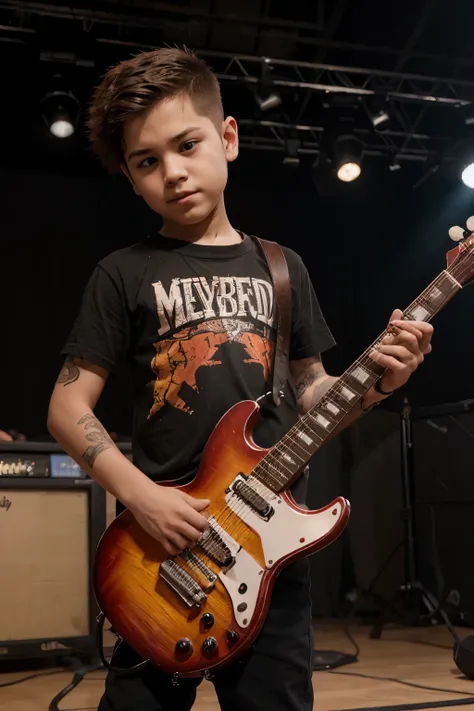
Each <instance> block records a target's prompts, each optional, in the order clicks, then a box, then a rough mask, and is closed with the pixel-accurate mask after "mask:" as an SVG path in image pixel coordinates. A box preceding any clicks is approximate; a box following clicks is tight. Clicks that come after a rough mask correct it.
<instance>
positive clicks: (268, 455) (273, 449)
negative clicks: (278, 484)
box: [265, 442, 293, 475]
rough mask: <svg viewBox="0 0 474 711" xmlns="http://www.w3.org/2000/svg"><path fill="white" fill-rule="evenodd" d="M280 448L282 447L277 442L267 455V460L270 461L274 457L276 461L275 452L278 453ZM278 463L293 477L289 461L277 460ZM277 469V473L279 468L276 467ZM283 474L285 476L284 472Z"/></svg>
mask: <svg viewBox="0 0 474 711" xmlns="http://www.w3.org/2000/svg"><path fill="white" fill-rule="evenodd" d="M279 446H280V442H277V443H276V444H275V445H273V447H272V448H271V449H270V451H269V452H268V454H266V455H265V458H267V457H268V458H269V460H270V459H271V458H272V457H273V459H274V460H275V454H274V452H278V447H279ZM276 461H277V464H279V465H281V466H283V467H285V469H287V470H288V473H290V474H291V475H293V471H292V470H291V469H290V468H289V467H288V464H289V462H288V461H285V462H282V461H281V459H279V460H276ZM275 468H276V469H277V471H279V470H278V468H277V467H275ZM281 473H282V474H283V473H284V472H281Z"/></svg>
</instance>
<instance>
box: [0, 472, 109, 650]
mask: <svg viewBox="0 0 474 711" xmlns="http://www.w3.org/2000/svg"><path fill="white" fill-rule="evenodd" d="M105 513H106V505H105V492H104V491H103V489H102V488H101V487H99V486H98V485H97V484H96V483H95V482H93V481H92V480H90V479H52V478H26V477H25V478H22V477H8V476H7V477H6V476H2V477H0V560H1V561H2V576H1V577H2V584H1V586H0V655H1V657H3V658H5V657H33V656H42V655H44V654H50V653H55V654H58V653H67V652H68V651H69V652H78V651H79V652H80V651H84V652H86V653H87V652H88V651H91V652H93V651H94V650H95V649H96V640H95V635H96V616H97V612H98V610H97V606H96V603H95V598H94V595H93V589H92V579H91V571H92V564H93V559H94V554H95V550H96V547H97V544H98V541H99V538H100V536H101V535H102V532H103V531H104V528H105V521H106V515H105Z"/></svg>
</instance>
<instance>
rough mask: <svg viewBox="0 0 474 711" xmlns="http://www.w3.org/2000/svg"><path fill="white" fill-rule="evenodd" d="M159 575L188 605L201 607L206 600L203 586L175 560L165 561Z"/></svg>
mask: <svg viewBox="0 0 474 711" xmlns="http://www.w3.org/2000/svg"><path fill="white" fill-rule="evenodd" d="M159 575H160V578H162V579H163V580H164V581H165V583H167V584H168V585H169V586H170V588H172V589H173V590H174V591H175V593H177V594H178V595H179V597H180V598H181V600H183V602H185V603H186V605H188V607H193V606H194V605H195V606H196V607H201V605H202V604H203V603H204V602H206V600H207V595H206V593H205V592H204V590H203V589H202V588H201V586H200V585H198V584H197V582H196V581H195V580H194V579H193V578H192V577H191V576H190V575H189V573H187V572H186V571H185V570H183V568H182V567H181V566H180V565H179V564H178V563H175V561H174V560H170V559H168V560H165V561H163V563H162V564H161V565H160V573H159Z"/></svg>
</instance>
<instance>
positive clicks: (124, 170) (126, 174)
mask: <svg viewBox="0 0 474 711" xmlns="http://www.w3.org/2000/svg"><path fill="white" fill-rule="evenodd" d="M120 168H121V170H122V173H123V174H124V175H125V176H126V178H127V179H128V181H129V182H130V185H131V186H132V188H133V190H134V192H135V193H136V195H140V193H139V192H138V190H137V186H136V185H135V183H134V182H133V178H132V176H131V175H130V172H129V170H128V168H127V166H126V165H125V163H121V164H120Z"/></svg>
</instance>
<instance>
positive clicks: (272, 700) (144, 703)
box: [98, 560, 313, 711]
mask: <svg viewBox="0 0 474 711" xmlns="http://www.w3.org/2000/svg"><path fill="white" fill-rule="evenodd" d="M309 588H310V583H309V567H308V561H307V560H302V561H297V562H296V563H293V564H292V565H291V566H289V567H288V568H286V569H285V570H284V571H282V573H281V574H280V576H279V578H278V580H277V582H276V584H275V588H274V591H273V595H272V601H271V605H270V609H269V612H268V615H267V618H266V620H265V623H264V626H263V628H262V631H261V632H260V634H259V636H258V637H257V639H256V641H255V644H254V646H253V647H252V648H251V650H250V651H249V652H247V653H245V654H244V656H243V657H242V658H241V659H240V660H239V661H237V662H235V663H234V664H233V665H232V666H230V667H227V668H225V669H223V670H222V671H218V672H216V673H215V676H214V678H213V679H212V681H213V683H214V687H215V690H216V693H217V696H218V699H219V704H220V707H221V709H222V711H268V709H271V711H312V709H313V687H312V683H311V676H312V654H313V633H312V627H311V604H310V589H309ZM138 661H140V660H139V658H138V657H137V655H136V654H135V653H134V652H132V650H130V648H129V647H127V646H126V645H125V643H122V644H121V645H120V647H119V648H118V650H117V652H116V654H114V658H113V663H114V664H116V665H117V666H130V665H132V664H136V663H137V662H138ZM200 682H201V679H180V680H179V685H178V686H173V684H172V677H171V676H170V675H167V674H163V673H162V672H160V671H158V670H157V669H156V668H154V667H147V668H146V669H145V670H144V671H143V672H142V673H140V674H137V675H134V676H131V677H124V676H119V675H116V674H114V673H113V672H110V673H109V675H108V677H107V680H106V688H105V694H104V696H103V697H102V700H101V702H100V704H99V708H98V711H189V709H191V707H192V705H193V703H194V700H195V698H196V689H197V687H198V685H199V684H200Z"/></svg>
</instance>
